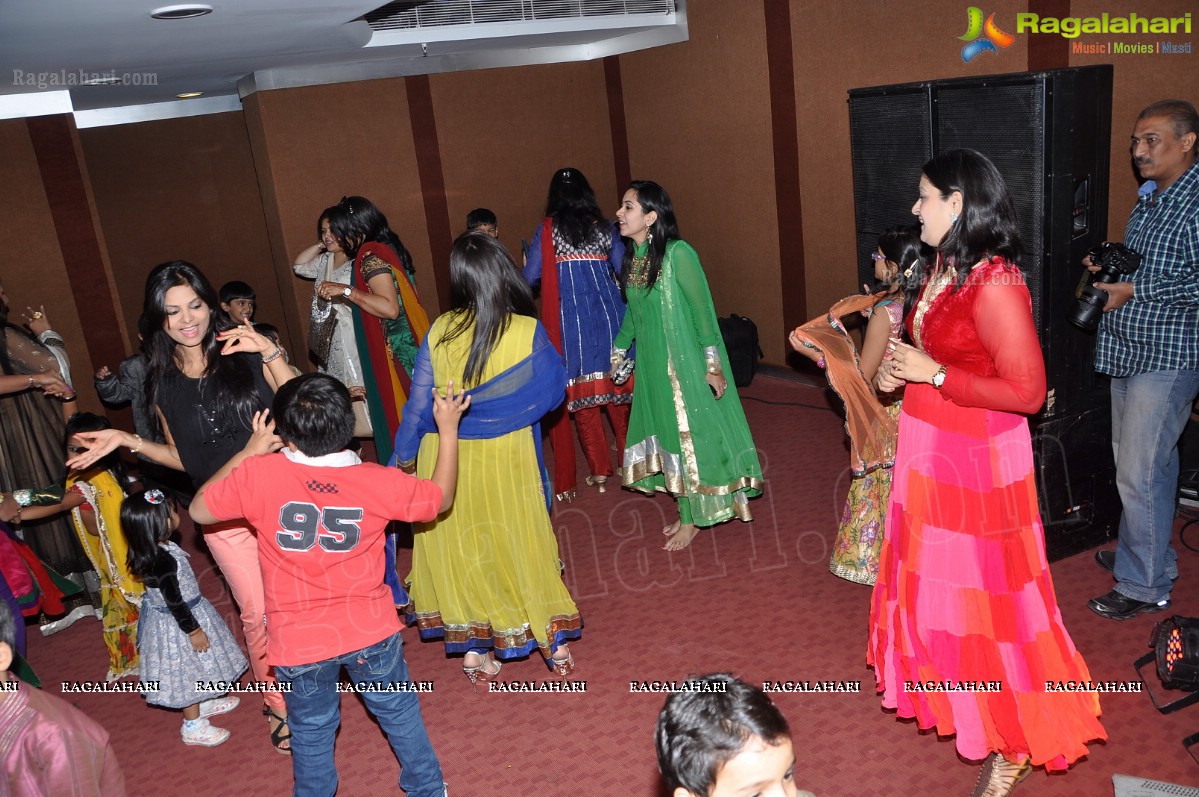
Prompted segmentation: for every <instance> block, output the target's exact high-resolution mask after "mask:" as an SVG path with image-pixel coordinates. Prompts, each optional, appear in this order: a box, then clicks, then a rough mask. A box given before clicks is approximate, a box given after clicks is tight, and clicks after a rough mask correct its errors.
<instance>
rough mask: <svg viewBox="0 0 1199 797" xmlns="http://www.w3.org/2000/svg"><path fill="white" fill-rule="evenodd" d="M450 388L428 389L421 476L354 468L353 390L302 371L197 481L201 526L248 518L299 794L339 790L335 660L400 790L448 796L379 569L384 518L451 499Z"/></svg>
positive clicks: (432, 510)
mask: <svg viewBox="0 0 1199 797" xmlns="http://www.w3.org/2000/svg"><path fill="white" fill-rule="evenodd" d="M449 387H450V395H449V396H447V397H445V398H443V397H441V396H440V395H438V394H437V393H436V391H434V394H433V404H434V409H433V414H434V418H435V420H436V422H437V427H438V432H439V434H440V445H439V447H438V451H437V465H436V467H435V469H434V471H433V478H432V479H430V480H428V481H426V480H424V479H418V478H416V477H414V476H410V475H408V474H406V473H404V472H403V471H400V470H398V469H395V468H385V467H383V466H381V465H376V464H373V463H362V462H360V461H359V459H358V456H357V455H356V454H354V453H353V452H352V451H347V450H346V449H345V446H346V443H348V442H349V440H350V437H351V434H352V432H353V429H354V413H353V410H352V409H351V405H350V395H349V392H348V391H347V390H346V388H345V386H344V385H342V384H341V383H340V382H338V381H337V380H336V379H333V378H332V377H330V376H328V375H325V374H307V375H304V376H300V377H296V378H295V379H292V380H291V381H289V382H287V383H286V384H284V385H283V386H282V387H280V388H279V392H278V393H277V394H276V395H275V401H274V406H273V408H272V413H273V416H272V417H273V421H270V422H268V421H267V420H266V417H265V416H266V413H261V414H259V415H257V416H255V418H254V436H253V437H252V438H251V439H250V442H249V443H247V444H246V448H245V450H243V451H242V452H241V453H239V454H238V455H237V456H235V457H234V458H233V459H231V460H230V461H229V462H228V463H227V464H226V465H225V466H224V467H223V468H221V470H219V471H218V472H217V473H216V474H214V475H213V477H212V478H211V479H209V480H208V482H207V483H206V484H205V485H204V486H203V487H201V488H200V490H199V492H197V493H196V497H195V499H194V500H193V501H192V504H191V507H190V508H189V513H190V514H191V516H192V519H193V520H194V521H195V522H197V523H201V524H204V525H208V524H210V523H218V522H220V521H223V520H230V519H233V518H245V519H246V520H247V521H249V522H250V524H251V525H252V526H253V527H254V528H255V529H257V530H258V558H259V563H260V566H261V568H262V581H263V589H264V592H265V599H266V600H265V602H266V624H267V660H268V661H269V662H270V663H271V664H272V665H273V666H274V667H275V674H276V676H277V677H278V679H279V682H280V683H289V684H290V691H289V692H287V693H286V695H285V696H286V699H287V713H288V724H289V725H290V726H291V733H292V735H291V750H292V771H293V774H294V775H295V781H296V784H295V792H294V793H295V795H297V796H298V795H305V796H306V797H307V795H312V796H313V797H326V796H327V795H332V794H333V793H334V792H335V791H336V790H337V769H336V767H335V766H334V763H333V743H334V737H335V734H336V732H337V727H338V725H339V723H340V698H341V695H340V694H339V693H338V692H337V682H338V678H339V677H340V673H341V668H342V667H345V668H346V671H347V672H348V673H349V676H350V679H351V680H352V681H353V682H354V683H355V685H357V688H358V689H359V690H360V692H361V694H362V697H363V699H364V701H365V702H366V705H367V708H369V709H370V711H371V713H372V714H373V715H374V716H375V718H376V719H377V720H378V721H379V725H380V726H381V727H382V728H383V731H384V732H385V733H386V734H387V738H388V741H389V742H390V743H391V747H392V749H393V750H394V751H395V754H396V756H397V757H398V758H399V759H400V764H401V766H402V770H401V772H400V787H401V788H402V789H403V790H404V791H405V792H407V794H408V797H441V795H443V794H444V792H445V787H444V784H443V782H442V776H441V766H440V765H439V764H438V762H437V755H436V754H435V753H434V752H433V747H432V745H431V744H430V742H429V737H428V734H427V733H426V732H425V726H424V722H423V721H422V719H421V715H420V705H419V703H418V701H417V696H416V692H415V689H414V685H413V684H412V682H411V681H410V680H409V678H408V666H407V664H406V663H405V661H404V652H403V642H402V640H401V639H400V627H401V626H400V621H399V619H398V617H397V616H396V610H395V604H394V602H393V597H392V594H391V590H390V589H389V588H388V587H387V585H386V584H385V583H384V580H383V575H384V570H385V567H386V554H385V549H384V532H385V529H386V527H387V524H388V523H389V522H390V521H391V520H405V521H425V522H427V521H431V520H433V519H434V518H435V517H437V515H438V514H440V513H442V512H444V511H446V510H447V509H449V507H450V505H451V504H452V503H453V500H454V489H455V486H456V484H457V474H458V422H459V420H460V419H461V417H462V413H463V412H465V411H466V409H467V407H468V406H469V405H470V398H469V396H466V395H465V393H459V394H458V395H457V396H454V395H453V393H452V391H453V385H452V384H451V385H450V386H449ZM276 432H277V434H278V436H276ZM281 447H282V448H283V451H282V452H281V453H279V454H274V453H271V452H274V451H277V450H278V449H279V448H281ZM257 455H264V456H257ZM368 689H369V691H368Z"/></svg>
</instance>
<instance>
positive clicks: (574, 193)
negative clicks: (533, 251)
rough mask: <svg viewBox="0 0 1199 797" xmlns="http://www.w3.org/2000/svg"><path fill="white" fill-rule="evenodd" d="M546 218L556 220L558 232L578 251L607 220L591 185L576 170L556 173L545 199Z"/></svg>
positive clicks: (563, 170)
mask: <svg viewBox="0 0 1199 797" xmlns="http://www.w3.org/2000/svg"><path fill="white" fill-rule="evenodd" d="M545 215H546V216H549V217H550V218H552V219H553V220H554V226H555V227H556V228H557V230H558V232H560V233H562V237H563V238H565V239H566V241H567V243H569V244H570V245H571V246H573V247H575V248H576V249H578V248H580V247H582V246H585V245H586V244H587V242H588V241H590V240H591V238H592V236H593V235H595V233H596V231H597V230H598V229H601V227H600V226H599V225H601V223H602V222H603V221H604V213H603V211H602V210H600V208H599V203H598V202H596V201H595V191H593V190H591V183H589V182H587V178H586V177H585V176H584V175H583V173H582V172H581V171H579V170H578V169H576V168H574V167H568V168H565V169H559V170H558V171H556V172H554V176H553V178H551V179H550V191H549V196H547V197H546V200H545ZM609 228H610V225H609Z"/></svg>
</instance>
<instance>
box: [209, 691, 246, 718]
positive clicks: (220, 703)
mask: <svg viewBox="0 0 1199 797" xmlns="http://www.w3.org/2000/svg"><path fill="white" fill-rule="evenodd" d="M240 702H241V698H239V697H237V696H236V695H227V696H225V697H214V698H213V699H212V700H204V701H202V702H201V703H200V718H201V719H203V718H205V717H215V716H216V715H217V714H227V713H229V712H230V711H232V710H233V709H235V708H237V704H238V703H240Z"/></svg>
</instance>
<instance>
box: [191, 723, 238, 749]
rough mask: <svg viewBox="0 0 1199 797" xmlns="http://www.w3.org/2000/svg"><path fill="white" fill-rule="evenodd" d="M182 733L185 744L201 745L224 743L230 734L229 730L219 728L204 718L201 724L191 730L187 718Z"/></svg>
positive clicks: (213, 745)
mask: <svg viewBox="0 0 1199 797" xmlns="http://www.w3.org/2000/svg"><path fill="white" fill-rule="evenodd" d="M180 734H181V735H182V736H183V743H184V744H195V745H199V746H200V747H216V746H217V745H218V744H224V743H225V742H226V741H227V740H228V739H229V736H230V733H229V731H227V730H225V729H224V728H218V727H217V726H215V725H213V724H212V723H211V722H209V721H208V720H206V719H202V720H201V721H200V724H199V725H198V726H196V727H195V728H193V729H191V730H188V729H187V720H184V721H183V728H182V729H181V731H180Z"/></svg>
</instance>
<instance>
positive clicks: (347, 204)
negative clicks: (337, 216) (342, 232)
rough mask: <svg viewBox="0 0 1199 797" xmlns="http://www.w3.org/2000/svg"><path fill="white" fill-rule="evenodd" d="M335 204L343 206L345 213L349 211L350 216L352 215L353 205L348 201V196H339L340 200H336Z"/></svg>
mask: <svg viewBox="0 0 1199 797" xmlns="http://www.w3.org/2000/svg"><path fill="white" fill-rule="evenodd" d="M337 204H338V205H342V206H344V207H345V209H346V213H349V214H350V215H351V216H353V215H354V206H353V204H351V203H350V198H349V197H348V196H343V197H342V198H341V201H340V202H338V203H337Z"/></svg>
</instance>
